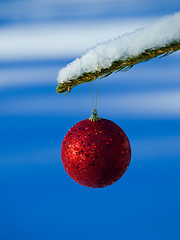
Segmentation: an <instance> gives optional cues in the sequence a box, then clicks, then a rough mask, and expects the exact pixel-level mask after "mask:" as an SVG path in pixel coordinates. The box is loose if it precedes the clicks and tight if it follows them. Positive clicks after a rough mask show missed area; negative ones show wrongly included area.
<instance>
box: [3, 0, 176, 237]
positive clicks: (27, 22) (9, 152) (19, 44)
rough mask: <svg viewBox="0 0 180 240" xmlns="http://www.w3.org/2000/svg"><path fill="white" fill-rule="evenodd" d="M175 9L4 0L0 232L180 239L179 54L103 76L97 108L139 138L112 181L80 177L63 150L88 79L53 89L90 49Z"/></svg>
mask: <svg viewBox="0 0 180 240" xmlns="http://www.w3.org/2000/svg"><path fill="white" fill-rule="evenodd" d="M177 11H180V1H179V0H165V1H163V0H159V1H155V0H151V1H145V0H134V1H133V0H126V1H125V0H119V1H118V0H111V1H108V0H96V1H95V0H91V1H90V0H87V1H82V0H74V1H73V0H66V1H65V0H59V1H57V0H44V1H43V0H31V1H30V0H26V1H25V0H24V1H22V0H14V1H12V0H4V1H3V0H0V194H1V195H0V239H2V240H9V239H13V240H14V239H18V240H21V239H22V240H24V239H27V240H28V239H29V240H31V239H33V240H36V239H44V240H45V239H53V240H56V239H62V240H64V239H66V240H69V239H79V240H81V239H87V240H88V239H108V240H109V239H122V240H136V239H138V240H141V239H142V240H144V239H146V240H151V239H155V240H156V239H158V240H159V239H163V240H166V239H167V240H169V239H171V240H179V239H180V222H179V214H180V204H179V202H180V193H179V189H180V175H179V171H180V147H179V146H180V78H179V76H180V65H179V63H180V54H179V53H178V52H177V53H176V54H173V55H172V56H169V57H167V58H162V59H160V60H153V61H149V62H146V63H144V64H140V65H138V66H136V67H134V68H132V69H131V70H130V71H128V72H126V73H118V74H113V75H112V76H109V77H107V78H105V79H102V80H100V84H99V95H98V112H99V115H100V116H101V117H104V118H108V119H111V120H112V121H114V122H116V123H117V124H118V125H120V126H121V127H122V128H123V129H124V131H125V132H126V134H127V135H128V137H129V139H130V142H131V146H132V161H131V164H130V167H129V169H128V171H127V172H126V173H125V175H124V176H123V177H122V179H121V180H120V181H119V182H117V183H115V184H114V185H112V186H110V187H107V188H105V189H88V188H85V187H82V186H80V185H78V184H76V183H74V182H73V180H71V179H70V178H69V177H68V176H67V174H66V173H65V171H64V169H63V167H62V164H61V159H60V146H61V143H62V140H63V137H64V135H65V134H66V132H67V131H68V130H69V128H70V127H72V126H73V125H74V124H75V123H76V122H78V121H80V120H82V119H85V118H88V117H89V116H90V114H91V110H92V103H91V95H90V87H89V84H83V85H81V86H79V87H77V88H74V89H73V90H72V92H71V93H70V94H69V95H67V96H63V95H58V94H57V93H56V85H57V83H56V77H57V73H58V71H59V69H60V68H61V67H64V66H65V65H66V64H68V63H69V62H71V61H72V60H74V59H75V58H76V57H79V56H81V54H82V53H84V52H85V51H86V49H88V48H90V47H92V46H93V45H95V44H96V43H97V42H101V41H104V40H107V39H110V38H112V37H116V36H118V35H121V34H123V33H126V32H129V31H132V30H134V29H136V28H139V27H143V26H146V25H148V23H150V22H153V21H154V20H156V19H157V18H160V17H162V16H164V15H167V14H173V13H175V12H177Z"/></svg>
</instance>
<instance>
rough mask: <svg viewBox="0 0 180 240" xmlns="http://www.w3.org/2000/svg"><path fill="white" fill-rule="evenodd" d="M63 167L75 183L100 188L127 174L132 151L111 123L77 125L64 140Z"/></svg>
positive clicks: (91, 121)
mask: <svg viewBox="0 0 180 240" xmlns="http://www.w3.org/2000/svg"><path fill="white" fill-rule="evenodd" d="M61 158H62V163H63V165H64V168H65V170H66V172H67V173H68V174H69V176H70V177H71V178H72V179H73V180H74V181H76V182H77V183H79V184H81V185H83V186H86V187H92V188H101V187H106V186H108V185H111V184H113V183H114V182H116V181H117V180H118V179H119V178H120V177H121V176H122V175H123V174H124V173H125V172H126V170H127V168H128V166H129V163H130V159H131V147H130V143H129V140H128V137H127V136H126V134H125V133H124V131H123V130H122V129H121V128H120V127H119V126H118V125H117V124H115V123H114V122H112V121H110V120H107V119H103V118H99V117H98V115H97V111H96V110H95V109H94V110H93V114H92V116H91V117H90V119H86V120H83V121H80V122H78V123H76V124H75V125H74V126H73V127H72V128H71V129H70V130H69V131H68V133H67V134H66V136H65V137H64V140H63V143H62V147H61Z"/></svg>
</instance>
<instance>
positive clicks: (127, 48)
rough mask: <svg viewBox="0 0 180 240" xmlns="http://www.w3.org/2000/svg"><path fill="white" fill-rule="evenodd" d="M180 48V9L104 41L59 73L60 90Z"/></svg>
mask: <svg viewBox="0 0 180 240" xmlns="http://www.w3.org/2000/svg"><path fill="white" fill-rule="evenodd" d="M179 49H180V12H177V13H175V14H174V15H169V16H166V17H163V18H161V19H159V20H157V21H156V22H154V23H153V24H151V25H149V26H147V27H145V28H141V29H138V30H136V31H134V32H132V33H126V34H124V35H123V36H120V37H117V38H115V39H111V40H109V41H106V42H102V43H100V44H98V45H97V46H95V47H93V48H91V49H90V50H88V51H87V53H86V54H84V55H83V56H82V57H81V58H77V59H76V60H74V61H73V62H72V63H70V64H68V65H67V66H66V67H65V68H63V69H61V70H60V71H59V73H58V77H57V81H58V85H59V86H58V87H57V92H58V93H63V92H66V91H68V92H70V91H71V88H72V87H75V86H77V85H79V84H82V83H87V82H90V81H94V80H95V79H97V78H98V77H101V78H102V77H106V76H108V75H110V74H111V73H113V72H118V71H127V70H129V69H130V68H132V67H133V66H134V65H135V64H137V63H141V62H145V61H148V60H150V59H154V58H157V57H164V56H167V55H169V54H171V53H173V52H175V51H177V50H179Z"/></svg>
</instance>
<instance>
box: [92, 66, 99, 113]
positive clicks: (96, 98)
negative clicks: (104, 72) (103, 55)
mask: <svg viewBox="0 0 180 240" xmlns="http://www.w3.org/2000/svg"><path fill="white" fill-rule="evenodd" d="M98 75H99V67H98ZM92 82H93V81H91V82H90V87H91V96H92V104H93V109H96V110H97V95H98V87H99V76H98V79H97V89H96V102H95V108H94V97H93V90H92Z"/></svg>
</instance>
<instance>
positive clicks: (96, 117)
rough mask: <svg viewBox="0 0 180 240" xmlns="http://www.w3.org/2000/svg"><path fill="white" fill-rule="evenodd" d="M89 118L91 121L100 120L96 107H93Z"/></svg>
mask: <svg viewBox="0 0 180 240" xmlns="http://www.w3.org/2000/svg"><path fill="white" fill-rule="evenodd" d="M89 120H90V121H93V122H95V121H98V120H100V117H99V116H98V114H97V110H96V109H93V111H92V115H91V116H90V118H89Z"/></svg>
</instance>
